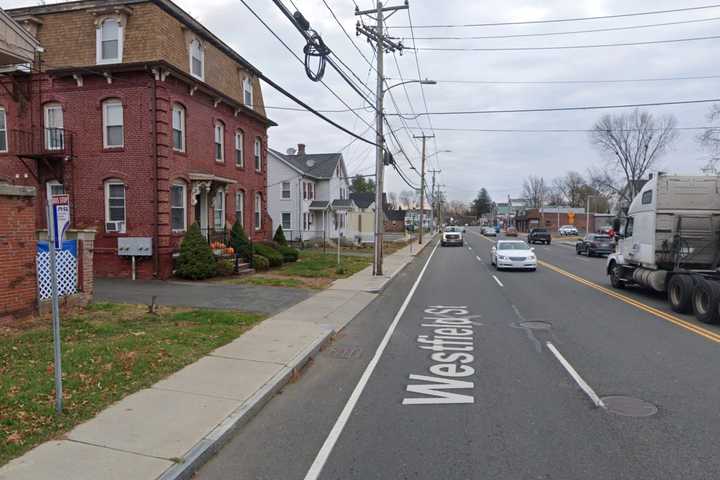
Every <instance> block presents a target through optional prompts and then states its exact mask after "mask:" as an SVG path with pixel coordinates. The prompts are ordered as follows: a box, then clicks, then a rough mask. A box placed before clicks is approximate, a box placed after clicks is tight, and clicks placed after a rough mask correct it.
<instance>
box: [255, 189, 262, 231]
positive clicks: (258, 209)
mask: <svg viewBox="0 0 720 480" xmlns="http://www.w3.org/2000/svg"><path fill="white" fill-rule="evenodd" d="M261 228H262V195H261V194H260V193H256V194H255V230H260V229H261Z"/></svg>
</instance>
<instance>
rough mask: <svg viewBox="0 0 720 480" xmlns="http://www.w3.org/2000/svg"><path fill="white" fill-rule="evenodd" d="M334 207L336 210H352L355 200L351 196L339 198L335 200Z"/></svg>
mask: <svg viewBox="0 0 720 480" xmlns="http://www.w3.org/2000/svg"><path fill="white" fill-rule="evenodd" d="M332 208H334V209H336V210H350V209H352V208H353V201H352V200H351V199H349V198H337V199H335V200H333V202H332Z"/></svg>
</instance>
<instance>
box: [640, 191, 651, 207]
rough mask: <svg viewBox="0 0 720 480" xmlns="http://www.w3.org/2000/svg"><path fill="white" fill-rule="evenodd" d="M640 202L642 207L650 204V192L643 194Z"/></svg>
mask: <svg viewBox="0 0 720 480" xmlns="http://www.w3.org/2000/svg"><path fill="white" fill-rule="evenodd" d="M641 201H642V204H643V205H650V204H651V203H652V190H647V191H645V192H643V194H642V200H641Z"/></svg>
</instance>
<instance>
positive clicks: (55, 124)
mask: <svg viewBox="0 0 720 480" xmlns="http://www.w3.org/2000/svg"><path fill="white" fill-rule="evenodd" d="M43 110H44V117H45V148H46V149H48V150H62V149H63V145H64V143H65V142H64V138H63V111H62V106H61V105H60V104H59V103H48V104H46V105H45V106H44V107H43Z"/></svg>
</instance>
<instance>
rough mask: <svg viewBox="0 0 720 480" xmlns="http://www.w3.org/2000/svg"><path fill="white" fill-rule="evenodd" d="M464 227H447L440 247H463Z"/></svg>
mask: <svg viewBox="0 0 720 480" xmlns="http://www.w3.org/2000/svg"><path fill="white" fill-rule="evenodd" d="M463 230H465V229H464V228H463V227H445V230H444V231H443V233H442V238H441V239H440V245H441V246H443V247H445V246H448V245H458V246H461V247H462V246H463V244H464V241H463Z"/></svg>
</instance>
